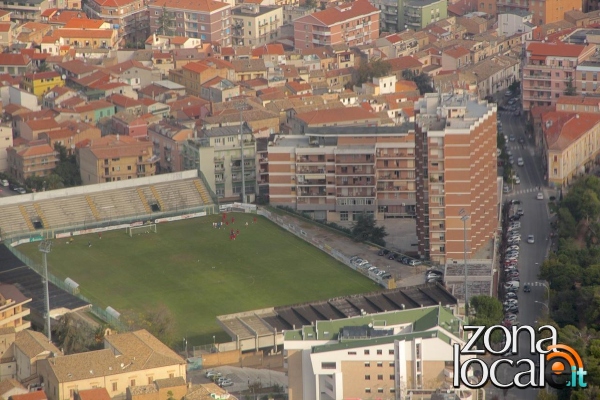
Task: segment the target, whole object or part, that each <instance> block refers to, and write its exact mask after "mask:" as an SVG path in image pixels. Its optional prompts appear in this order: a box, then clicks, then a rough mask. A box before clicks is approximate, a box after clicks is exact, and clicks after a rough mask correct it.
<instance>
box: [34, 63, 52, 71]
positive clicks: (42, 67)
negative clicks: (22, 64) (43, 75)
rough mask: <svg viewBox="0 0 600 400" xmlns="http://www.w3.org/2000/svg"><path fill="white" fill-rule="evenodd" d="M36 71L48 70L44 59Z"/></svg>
mask: <svg viewBox="0 0 600 400" xmlns="http://www.w3.org/2000/svg"><path fill="white" fill-rule="evenodd" d="M37 70H38V72H47V71H50V67H49V66H48V64H46V61H42V62H41V63H40V65H39V66H38V68H37Z"/></svg>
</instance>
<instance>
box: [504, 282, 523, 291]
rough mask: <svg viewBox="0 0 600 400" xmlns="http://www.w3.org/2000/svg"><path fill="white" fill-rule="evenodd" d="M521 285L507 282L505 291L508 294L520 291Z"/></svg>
mask: <svg viewBox="0 0 600 400" xmlns="http://www.w3.org/2000/svg"><path fill="white" fill-rule="evenodd" d="M520 285H521V283H520V282H519V281H510V282H506V283H505V284H504V290H506V291H508V292H514V291H517V290H519V286H520Z"/></svg>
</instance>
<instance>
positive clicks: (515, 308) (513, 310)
mask: <svg viewBox="0 0 600 400" xmlns="http://www.w3.org/2000/svg"><path fill="white" fill-rule="evenodd" d="M504 312H506V313H511V314H516V313H518V312H519V306H518V305H516V304H511V305H509V306H504Z"/></svg>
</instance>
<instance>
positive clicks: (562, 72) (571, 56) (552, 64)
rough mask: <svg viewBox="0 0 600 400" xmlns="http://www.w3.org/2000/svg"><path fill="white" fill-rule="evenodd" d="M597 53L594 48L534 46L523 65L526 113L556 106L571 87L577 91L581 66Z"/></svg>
mask: <svg viewBox="0 0 600 400" xmlns="http://www.w3.org/2000/svg"><path fill="white" fill-rule="evenodd" d="M595 50H596V46H595V45H593V44H590V45H577V44H564V43H558V44H555V43H540V42H535V43H530V44H529V45H528V46H527V52H526V59H525V63H524V65H523V78H522V98H523V109H524V110H530V109H531V107H532V106H551V105H554V104H556V100H557V99H558V98H559V97H560V96H561V95H563V94H564V93H565V92H566V91H567V88H568V87H569V86H570V85H572V86H573V90H574V91H577V88H576V84H577V82H576V70H577V66H578V65H579V64H580V63H582V62H583V61H585V60H587V59H588V58H590V57H591V56H592V55H594V52H595ZM582 72H583V71H582ZM586 79H587V76H586Z"/></svg>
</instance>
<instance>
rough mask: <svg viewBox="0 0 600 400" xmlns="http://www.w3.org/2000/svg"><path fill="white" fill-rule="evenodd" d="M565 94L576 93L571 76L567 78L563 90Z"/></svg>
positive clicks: (572, 94)
mask: <svg viewBox="0 0 600 400" xmlns="http://www.w3.org/2000/svg"><path fill="white" fill-rule="evenodd" d="M564 94H565V96H575V95H576V94H577V88H576V87H575V85H573V78H572V77H571V78H569V80H568V81H567V87H566V88H565V92H564Z"/></svg>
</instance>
